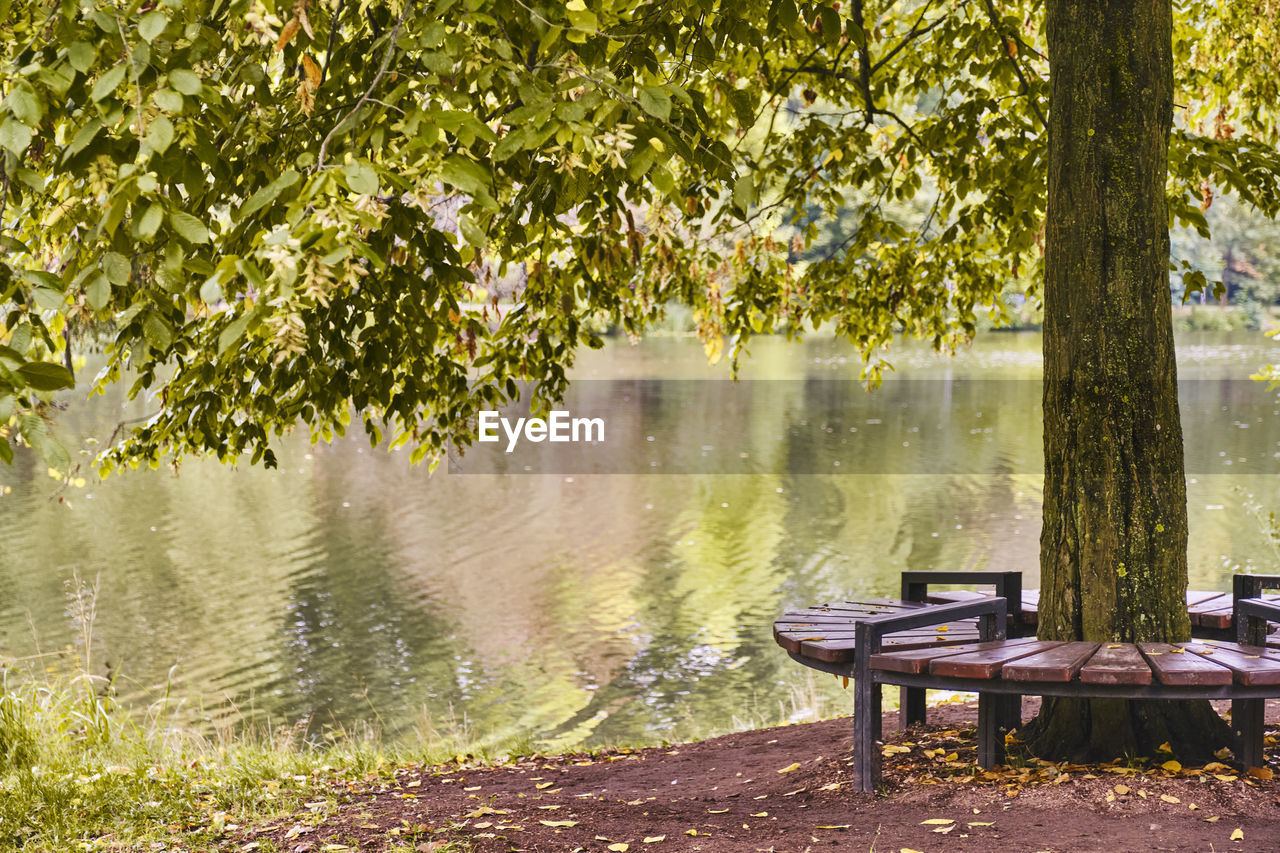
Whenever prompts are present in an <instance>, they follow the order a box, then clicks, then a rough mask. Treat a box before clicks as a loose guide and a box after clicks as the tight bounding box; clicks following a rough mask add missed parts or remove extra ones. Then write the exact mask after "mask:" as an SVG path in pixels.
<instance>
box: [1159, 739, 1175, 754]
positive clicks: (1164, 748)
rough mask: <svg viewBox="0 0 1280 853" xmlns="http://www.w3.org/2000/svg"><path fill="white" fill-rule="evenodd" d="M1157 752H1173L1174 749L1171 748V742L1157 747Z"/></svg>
mask: <svg viewBox="0 0 1280 853" xmlns="http://www.w3.org/2000/svg"><path fill="white" fill-rule="evenodd" d="M1156 752H1173V747H1171V746H1169V741H1165V742H1164V743H1162V744H1160V745H1159V746H1157V747H1156Z"/></svg>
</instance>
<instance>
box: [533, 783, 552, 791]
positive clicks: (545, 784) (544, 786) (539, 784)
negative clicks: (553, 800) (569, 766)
mask: <svg viewBox="0 0 1280 853" xmlns="http://www.w3.org/2000/svg"><path fill="white" fill-rule="evenodd" d="M554 784H555V782H539V783H538V784H537V785H534V787H535V788H537V789H538V790H539V791H541V790H544V789H546V788H550V787H551V786H552V785H554Z"/></svg>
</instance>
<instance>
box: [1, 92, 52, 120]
mask: <svg viewBox="0 0 1280 853" xmlns="http://www.w3.org/2000/svg"><path fill="white" fill-rule="evenodd" d="M4 103H5V106H7V107H8V108H9V111H10V112H11V113H13V114H14V115H15V116H16V117H17V118H18V120H19V121H21V122H22V123H23V124H25V125H26V126H27V127H36V126H37V125H39V124H40V119H41V118H43V117H44V106H43V105H42V104H41V103H40V98H39V96H37V95H36V93H35V91H34V90H32V88H31V87H30V86H28V85H27V84H26V83H19V84H18V85H16V86H14V87H13V91H12V92H10V93H9V97H7V98H5V99H4Z"/></svg>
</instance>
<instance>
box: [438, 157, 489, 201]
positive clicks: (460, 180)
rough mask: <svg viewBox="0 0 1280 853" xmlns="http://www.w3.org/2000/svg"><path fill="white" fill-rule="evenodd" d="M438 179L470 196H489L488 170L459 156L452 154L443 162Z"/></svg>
mask: <svg viewBox="0 0 1280 853" xmlns="http://www.w3.org/2000/svg"><path fill="white" fill-rule="evenodd" d="M440 178H441V179H442V180H443V181H444V182H445V183H447V184H452V185H453V186H455V187H457V188H458V189H460V190H462V191H463V192H464V193H466V194H467V195H470V196H478V195H481V194H484V195H488V194H489V170H488V169H486V168H484V167H483V166H481V165H480V164H479V163H477V162H476V161H474V160H471V159H468V158H466V157H463V156H462V155H461V154H452V155H450V156H449V158H448V159H447V160H445V161H444V168H442V169H441V170H440Z"/></svg>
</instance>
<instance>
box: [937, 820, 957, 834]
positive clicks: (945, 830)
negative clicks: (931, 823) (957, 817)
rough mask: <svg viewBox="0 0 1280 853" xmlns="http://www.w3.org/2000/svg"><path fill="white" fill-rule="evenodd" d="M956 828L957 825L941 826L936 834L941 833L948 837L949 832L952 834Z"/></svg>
mask: <svg viewBox="0 0 1280 853" xmlns="http://www.w3.org/2000/svg"><path fill="white" fill-rule="evenodd" d="M955 828H956V825H955V824H954V823H953V824H951V825H950V826H940V827H938V828H937V829H935V830H934V832H941V833H942V834H943V835H946V834H947V833H948V832H950V831H951V830H953V829H955Z"/></svg>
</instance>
